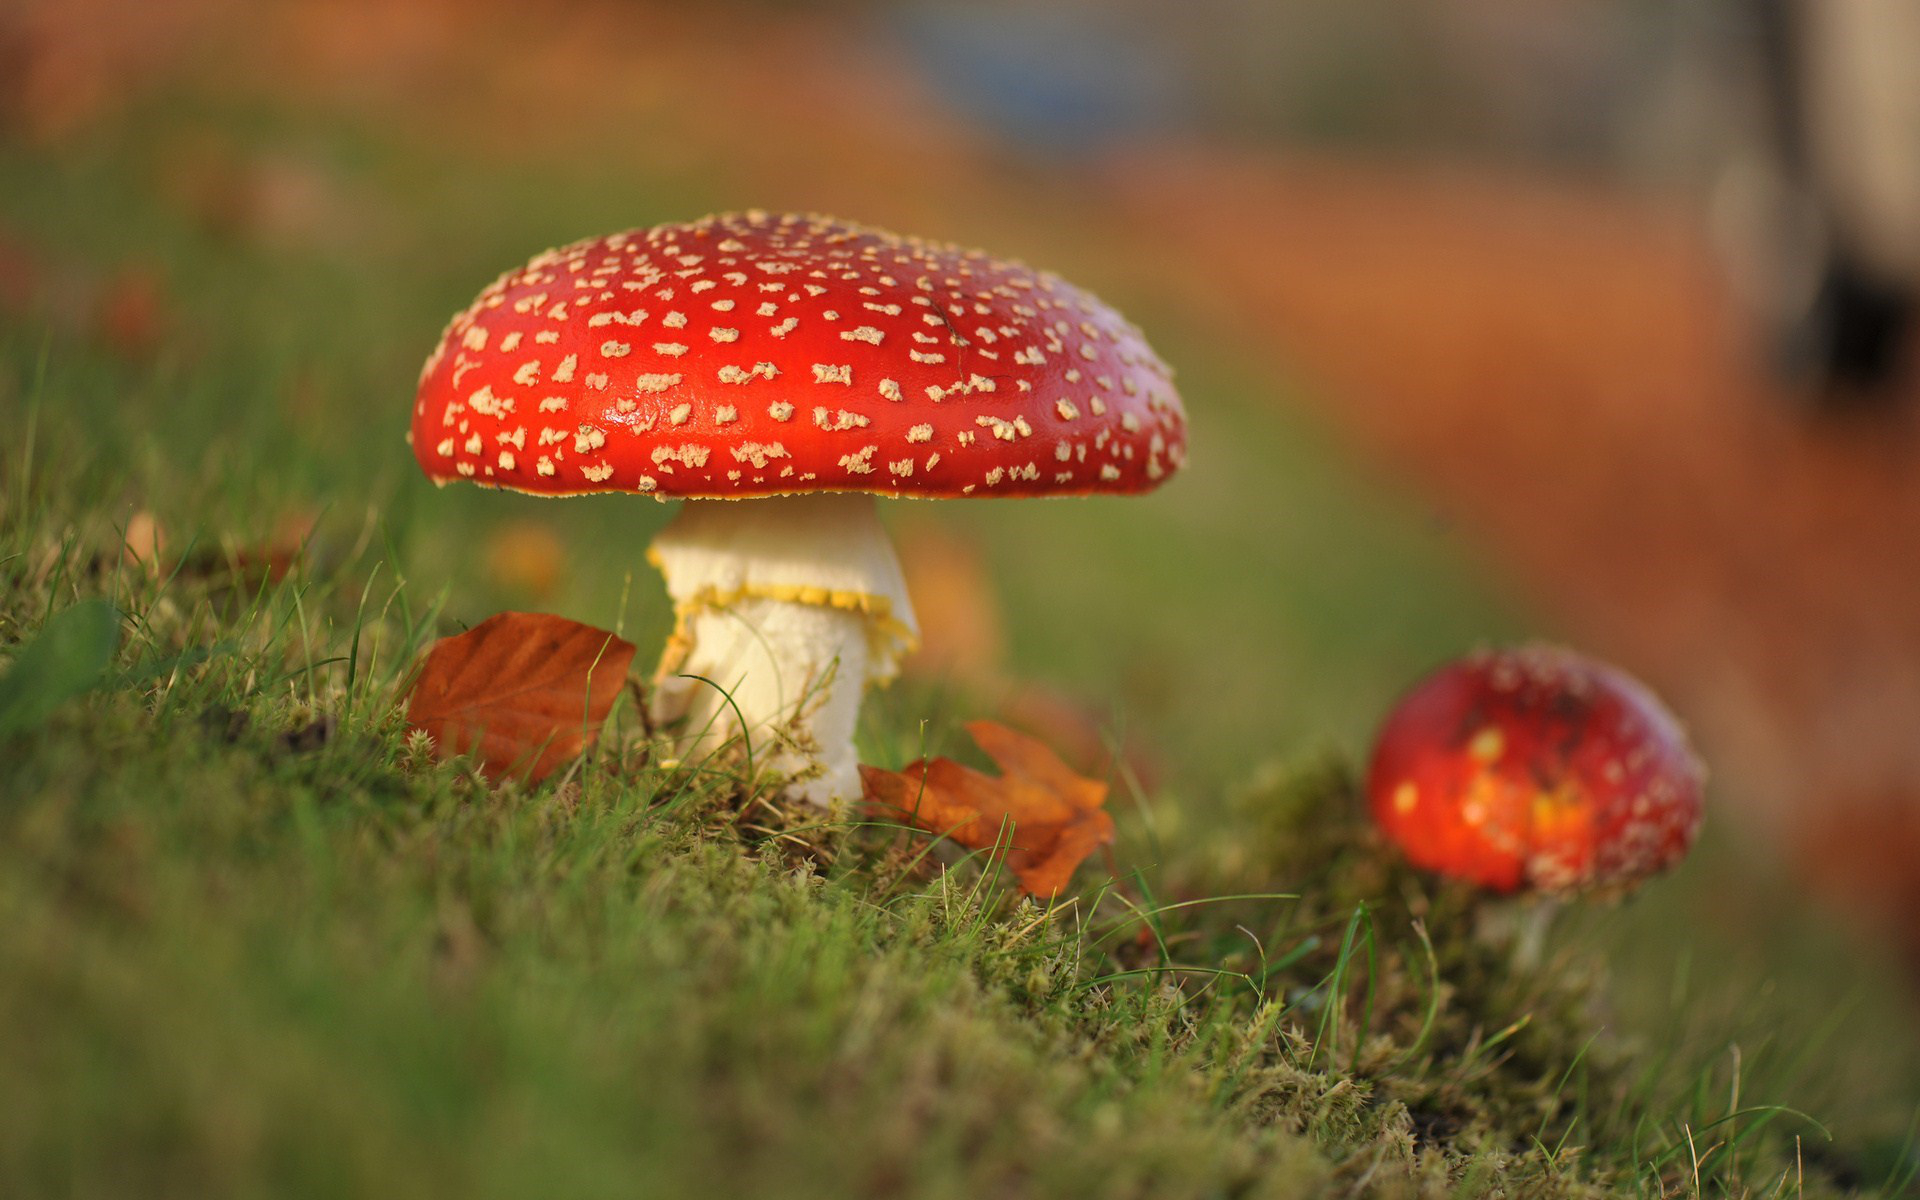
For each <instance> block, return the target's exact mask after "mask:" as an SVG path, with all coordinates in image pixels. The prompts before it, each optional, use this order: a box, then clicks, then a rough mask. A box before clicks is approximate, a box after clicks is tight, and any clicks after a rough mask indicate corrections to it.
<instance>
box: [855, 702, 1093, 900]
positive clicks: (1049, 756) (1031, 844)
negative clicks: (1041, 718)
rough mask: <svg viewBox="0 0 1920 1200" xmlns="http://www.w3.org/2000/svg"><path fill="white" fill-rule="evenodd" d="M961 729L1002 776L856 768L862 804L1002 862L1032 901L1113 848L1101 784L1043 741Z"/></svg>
mask: <svg viewBox="0 0 1920 1200" xmlns="http://www.w3.org/2000/svg"><path fill="white" fill-rule="evenodd" d="M967 732H968V733H969V734H972V735H973V740H974V741H975V742H976V743H978V745H979V746H980V748H981V749H982V750H984V751H986V752H987V757H988V758H991V759H992V760H993V761H994V762H995V763H996V764H998V765H999V767H1000V770H1001V772H1002V774H1000V775H997V776H995V775H988V774H986V773H984V772H981V771H976V770H974V769H973V768H971V767H965V766H962V765H960V764H959V763H957V762H954V761H953V760H952V759H950V758H936V759H933V760H932V761H928V760H926V759H921V760H919V761H916V762H912V763H909V764H907V766H906V768H905V769H904V770H900V771H888V770H885V769H883V768H880V767H869V766H865V765H862V766H861V768H860V779H861V781H862V783H864V784H865V787H866V797H867V801H868V803H869V804H871V805H872V806H873V807H874V808H876V809H877V810H879V811H880V812H882V813H884V814H885V815H887V816H891V817H898V818H902V819H904V820H906V821H907V822H908V823H909V824H911V825H913V826H914V827H915V828H917V829H923V830H925V831H926V832H928V833H933V834H938V835H940V836H943V837H946V838H950V839H952V840H953V841H954V842H957V843H959V844H960V845H962V846H966V847H968V848H969V849H973V850H986V851H988V852H989V856H990V858H1001V857H1004V859H1005V861H1006V864H1007V866H1008V867H1009V868H1010V869H1011V870H1012V871H1013V874H1014V877H1015V878H1016V879H1018V880H1019V881H1020V887H1021V889H1022V890H1023V891H1025V892H1026V893H1027V894H1029V895H1032V896H1039V897H1042V898H1045V899H1050V898H1052V897H1054V896H1056V895H1058V894H1059V893H1060V892H1061V891H1063V890H1064V889H1065V888H1066V886H1067V881H1068V880H1069V879H1071V878H1072V877H1073V872H1074V869H1075V868H1077V867H1078V866H1079V865H1080V864H1081V862H1082V861H1083V860H1085V859H1086V857H1087V855H1089V854H1092V853H1093V852H1094V851H1095V850H1097V849H1099V848H1100V847H1102V846H1105V845H1107V844H1108V843H1110V842H1112V841H1113V818H1112V817H1111V816H1109V815H1108V814H1107V811H1106V809H1105V808H1103V807H1102V806H1103V805H1104V804H1106V802H1107V785H1106V784H1104V783H1101V782H1099V781H1098V780H1093V779H1087V778H1084V777H1082V776H1080V775H1076V774H1074V773H1073V770H1072V769H1071V768H1070V767H1068V766H1067V764H1066V763H1064V762H1062V761H1061V760H1060V756H1059V755H1057V754H1055V753H1054V752H1053V751H1052V750H1051V749H1049V748H1048V747H1047V746H1046V744H1045V743H1043V742H1039V741H1036V740H1034V739H1033V738H1030V737H1028V736H1026V735H1025V734H1023V733H1016V732H1014V731H1013V730H1011V729H1008V728H1007V727H1006V726H1004V725H999V724H996V723H994V722H992V721H974V722H971V723H970V724H968V726H967Z"/></svg>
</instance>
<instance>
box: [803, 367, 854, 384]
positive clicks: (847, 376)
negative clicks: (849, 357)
mask: <svg viewBox="0 0 1920 1200" xmlns="http://www.w3.org/2000/svg"><path fill="white" fill-rule="evenodd" d="M813 381H814V382H815V383H845V384H852V383H853V367H852V366H850V365H848V364H846V363H840V364H837V365H836V364H831V363H815V364H813Z"/></svg>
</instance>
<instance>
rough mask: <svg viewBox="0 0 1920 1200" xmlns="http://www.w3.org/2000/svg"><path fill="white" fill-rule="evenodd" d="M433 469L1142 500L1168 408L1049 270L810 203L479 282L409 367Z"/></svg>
mask: <svg viewBox="0 0 1920 1200" xmlns="http://www.w3.org/2000/svg"><path fill="white" fill-rule="evenodd" d="M411 438H412V442H413V450H414V455H415V457H417V458H418V459H419V460H420V466H421V468H422V469H423V470H425V471H426V473H427V475H428V476H429V477H431V478H433V479H434V480H436V481H440V482H447V481H451V480H454V479H462V478H464V479H471V480H473V481H474V482H476V483H481V484H486V485H489V486H493V487H506V488H513V489H516V490H519V491H525V492H536V493H542V494H547V495H569V494H573V493H578V492H620V491H624V492H645V493H650V494H652V495H655V496H658V497H661V498H663V499H666V498H676V497H709V498H727V497H747V496H771V495H781V494H786V493H792V492H814V491H856V492H873V493H876V494H879V495H888V496H928V497H950V496H962V495H971V496H1026V495H1040V494H1058V493H1066V494H1085V493H1090V492H1141V491H1146V490H1148V489H1150V488H1153V487H1156V486H1158V484H1159V482H1160V481H1161V480H1162V479H1163V478H1165V477H1166V476H1167V475H1169V474H1171V473H1172V472H1173V471H1175V470H1177V469H1178V468H1179V466H1180V465H1181V463H1182V461H1183V460H1184V458H1185V452H1186V416H1185V413H1184V412H1183V411H1182V409H1181V406H1180V399H1179V396H1178V395H1177V394H1176V393H1175V392H1174V389H1173V386H1172V384H1171V382H1170V373H1169V372H1168V370H1167V367H1166V365H1165V364H1164V363H1162V362H1161V361H1160V359H1159V358H1158V357H1156V356H1155V355H1154V353H1153V351H1152V350H1150V349H1148V347H1147V345H1146V343H1145V342H1144V341H1143V340H1141V337H1140V333H1139V331H1138V330H1137V329H1135V328H1134V327H1133V326H1131V325H1129V324H1128V323H1127V322H1126V321H1124V320H1123V319H1121V317H1120V316H1119V314H1118V313H1116V312H1114V311H1113V310H1112V309H1111V308H1108V307H1107V306H1106V305H1105V304H1102V303H1101V302H1100V301H1099V300H1097V299H1095V298H1094V297H1093V296H1091V295H1089V294H1088V293H1086V292H1083V291H1081V290H1080V289H1078V288H1075V287H1073V286H1072V285H1070V284H1067V283H1065V282H1063V281H1061V280H1060V279H1058V278H1057V277H1055V276H1053V275H1049V274H1046V273H1043V272H1037V271H1034V270H1031V269H1030V268H1028V267H1025V266H1022V265H1021V264H1019V263H1013V262H1007V261H1004V260H1000V259H994V258H990V257H988V256H987V255H985V254H982V253H981V252H979V251H975V250H962V249H959V248H957V247H954V246H949V245H943V244H938V243H933V242H924V241H919V240H915V239H911V238H902V237H896V236H895V235H893V234H890V233H883V232H881V231H879V230H875V229H869V228H866V227H864V226H860V225H854V224H850V223H847V222H844V221H836V220H832V219H829V218H825V217H798V216H768V215H766V214H762V213H748V214H745V215H729V216H717V217H707V218H705V219H703V220H699V221H695V222H692V223H691V224H684V225H660V226H655V227H654V228H652V229H640V230H632V231H630V232H627V233H617V234H614V235H612V236H610V237H604V238H594V239H591V240H588V241H583V242H577V243H575V244H573V245H571V246H567V247H564V248H562V249H559V250H553V251H549V252H547V253H545V254H542V255H540V256H539V257H537V258H535V259H534V260H533V261H532V262H530V263H528V264H527V265H526V266H524V267H522V268H520V269H519V270H516V271H512V272H509V273H508V274H506V275H504V276H502V277H501V278H500V279H498V280H497V281H495V282H494V284H493V285H492V286H491V287H489V288H487V290H486V291H484V292H482V293H481V294H480V298H479V299H478V300H476V301H475V302H474V303H473V306H472V307H471V308H469V309H467V310H466V311H465V312H463V313H461V314H460V315H459V316H457V317H455V318H454V319H453V322H452V324H450V325H449V326H448V327H447V331H446V333H445V334H444V335H443V336H442V337H441V340H440V345H439V346H438V348H436V349H435V350H434V352H433V356H432V357H431V358H429V359H428V360H427V364H426V367H425V369H424V370H423V371H422V373H421V379H420V392H419V397H418V399H417V401H416V402H415V404H414V410H413V429H412V435H411Z"/></svg>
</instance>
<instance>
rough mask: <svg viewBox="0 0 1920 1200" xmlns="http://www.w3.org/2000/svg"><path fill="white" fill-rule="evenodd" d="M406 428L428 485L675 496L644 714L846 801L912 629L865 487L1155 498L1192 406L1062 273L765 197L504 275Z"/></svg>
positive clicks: (688, 752)
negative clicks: (739, 744)
mask: <svg viewBox="0 0 1920 1200" xmlns="http://www.w3.org/2000/svg"><path fill="white" fill-rule="evenodd" d="M410 439H411V441H412V444H413V450H414V455H415V457H416V458H418V459H419V462H420V465H421V468H422V469H423V470H424V471H425V472H426V474H427V475H428V476H429V477H430V478H432V479H433V480H434V481H435V482H437V483H447V482H451V481H453V480H456V479H466V480H469V481H471V482H474V483H478V484H480V485H482V486H485V487H498V488H510V489H514V490H516V491H523V492H530V493H534V494H537V495H543V496H566V495H577V494H580V493H585V492H633V493H638V494H640V495H645V496H651V497H653V498H654V499H656V500H673V499H679V500H685V501H687V503H686V504H685V505H684V506H683V507H682V509H681V511H680V512H679V513H678V514H677V515H676V516H675V517H674V518H673V520H672V521H671V523H670V524H669V525H668V526H667V528H666V529H664V530H663V531H662V532H661V533H660V534H659V535H658V536H657V537H656V538H655V539H654V541H653V545H652V547H651V548H650V550H649V551H648V557H649V558H650V559H651V560H652V561H653V562H654V563H655V564H656V565H657V566H658V567H659V568H660V570H661V572H662V573H663V574H664V575H665V576H666V581H667V591H668V594H669V596H670V597H671V598H672V601H673V605H674V614H675V627H674V631H673V634H672V636H671V637H670V639H669V640H668V643H667V647H666V651H665V654H664V655H663V656H662V659H661V663H660V667H659V670H658V672H657V677H656V686H655V689H654V693H653V699H652V702H651V703H652V707H653V710H654V711H653V715H654V716H655V718H656V719H657V720H659V721H660V722H662V723H663V724H671V725H675V726H676V727H677V728H678V729H679V730H680V731H681V736H682V741H681V744H680V747H679V749H680V752H681V753H682V754H683V755H684V756H688V757H691V756H696V755H703V754H706V753H708V752H711V751H712V750H714V749H716V748H718V747H720V746H722V745H724V744H725V743H727V742H729V741H730V740H732V739H734V738H737V737H742V736H744V737H745V739H746V740H747V744H748V746H749V748H750V750H751V753H752V754H753V756H754V760H755V762H756V763H757V764H759V765H762V766H767V767H771V768H773V769H774V770H775V771H777V772H778V773H779V774H780V775H781V776H782V777H783V778H784V779H785V780H786V781H787V783H786V787H787V789H788V790H789V791H790V792H791V793H792V794H794V795H797V796H799V797H802V798H804V799H807V800H810V801H813V802H815V803H820V804H827V803H830V802H833V801H837V800H846V799H852V798H854V797H857V796H858V795H859V794H860V779H859V774H858V771H857V769H856V767H857V762H856V758H855V755H854V750H853V731H854V724H855V719H856V717H857V715H858V710H859V704H860V699H861V695H862V693H863V691H864V688H865V687H866V686H867V685H868V684H877V683H884V682H886V681H887V680H889V679H891V678H892V677H893V676H894V675H895V674H896V673H897V671H898V668H899V664H900V661H901V659H902V658H903V657H904V656H905V655H906V654H907V653H909V652H910V651H911V649H912V648H913V646H914V644H915V641H916V632H915V626H914V618H913V608H912V604H911V603H910V601H909V599H908V597H907V593H906V588H905V584H904V583H903V581H902V578H901V573H900V568H899V564H898V562H897V560H896V559H895V557H894V554H893V550H892V547H891V546H890V545H889V543H888V541H887V537H886V534H885V532H884V530H883V529H882V528H881V525H880V522H879V519H878V516H877V514H876V511H875V505H874V497H876V496H900V497H918V498H941V499H950V498H958V497H976V498H984V497H992V496H1040V495H1089V494H1093V493H1100V492H1107V493H1133V492H1144V491H1148V490H1150V489H1152V488H1154V487H1156V486H1158V485H1159V483H1160V482H1161V481H1162V480H1163V479H1165V478H1166V477H1167V476H1168V475H1170V474H1171V473H1172V472H1174V471H1175V470H1177V469H1178V468H1179V467H1180V465H1181V464H1182V462H1183V461H1184V458H1185V452H1186V417H1185V413H1184V411H1183V410H1182V408H1181V404H1180V399H1179V396H1178V395H1177V394H1176V392H1175V391H1174V389H1173V386H1172V384H1171V376H1170V373H1169V371H1168V369H1167V367H1166V366H1165V364H1163V363H1162V362H1161V361H1160V359H1159V358H1158V357H1157V356H1156V355H1155V354H1154V353H1153V351H1152V350H1150V349H1149V348H1148V347H1147V345H1146V343H1145V342H1144V341H1143V340H1142V338H1141V335H1140V333H1139V331H1138V330H1137V329H1135V328H1134V327H1133V326H1132V325H1130V324H1128V323H1127V322H1126V321H1125V320H1123V319H1122V318H1121V317H1120V316H1119V314H1118V313H1116V312H1114V311H1113V309H1111V308H1109V307H1107V306H1106V305H1105V304H1103V303H1101V302H1100V301H1099V300H1098V299H1096V298H1094V297H1093V296H1091V295H1089V294H1088V293H1086V292H1084V291H1081V290H1080V289H1078V288H1075V287H1073V286H1072V285H1070V284H1067V283H1065V282H1063V281H1062V280H1060V279H1059V278H1057V277H1056V276H1053V275H1051V274H1047V273H1044V272H1038V271H1034V270H1032V269H1030V268H1028V267H1026V266H1023V265H1021V264H1019V263H1016V262H1009V261H1006V260H1002V259H996V258H991V257H989V256H987V255H986V254H983V253H981V252H979V251H975V250H963V249H960V248H958V247H955V246H951V245H946V244H942V243H936V242H928V241H922V240H919V239H914V238H903V237H899V236H896V235H893V234H890V233H885V232H882V231H880V230H876V229H871V228H868V227H865V226H861V225H857V224H853V223H850V222H845V221H839V220H834V219H831V218H827V217H821V216H793V215H786V216H772V215H768V214H765V213H758V212H752V213H746V214H739V215H724V216H713V217H707V218H703V219H701V220H698V221H694V222H691V223H688V224H673V225H660V226H655V227H653V228H651V229H637V230H631V231H628V232H625V233H616V234H613V235H611V236H609V237H602V238H593V239H589V240H586V241H581V242H576V243H574V244H573V245H570V246H566V247H563V248H561V249H558V250H552V251H549V252H547V253H545V254H542V255H539V256H538V257H536V258H534V259H533V260H532V261H531V262H529V263H528V264H527V265H526V266H524V267H521V268H519V269H517V270H514V271H510V272H508V273H507V274H506V275H504V276H502V277H501V278H500V279H499V280H497V281H496V282H495V283H494V284H493V285H492V286H490V287H488V288H487V289H486V290H485V291H484V292H482V293H481V294H480V297H479V299H477V300H476V301H475V302H474V303H473V305H472V306H471V307H469V308H468V309H467V310H466V311H465V312H462V313H461V314H459V315H458V316H456V317H455V318H454V319H453V321H452V323H451V324H450V325H449V326H448V327H447V330H446V332H445V334H443V335H442V337H441V340H440V344H439V346H438V347H437V348H436V349H435V350H434V352H433V355H432V356H431V357H430V358H429V359H428V360H427V363H426V366H425V368H424V369H423V371H422V374H421V381H420V390H419V396H418V399H417V400H416V402H415V405H414V410H413V427H412V431H411V434H410Z"/></svg>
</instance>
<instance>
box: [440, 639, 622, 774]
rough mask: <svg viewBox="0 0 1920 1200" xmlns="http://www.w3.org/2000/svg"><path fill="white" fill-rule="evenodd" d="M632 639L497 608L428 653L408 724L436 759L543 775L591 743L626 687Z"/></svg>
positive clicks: (488, 770)
mask: <svg viewBox="0 0 1920 1200" xmlns="http://www.w3.org/2000/svg"><path fill="white" fill-rule="evenodd" d="M633 653H634V646H633V643H631V642H627V641H622V640H621V639H620V638H618V637H615V636H614V635H613V634H611V633H608V632H607V631H606V630H604V629H595V628H594V627H593V626H591V625H582V624H580V623H579V622H578V621H569V620H567V619H566V618H565V617H556V616H553V615H552V614H550V613H515V612H507V613H500V614H498V615H497V616H493V617H489V618H487V619H486V620H485V621H482V622H481V623H480V624H478V625H476V626H474V627H473V628H472V629H470V630H468V631H467V632H465V633H463V634H460V635H458V636H457V637H449V638H441V639H440V640H439V641H437V642H435V643H434V644H433V648H432V649H431V650H429V651H428V652H427V657H426V660H425V662H423V663H422V664H421V667H420V673H419V675H418V676H417V677H416V678H415V679H414V683H413V688H412V690H411V691H410V692H409V694H408V697H407V725H408V727H409V728H411V729H419V730H424V731H425V732H426V734H427V735H428V736H429V737H431V738H432V739H433V746H434V757H436V758H438V759H440V760H442V761H445V760H447V759H450V758H454V757H456V756H458V755H462V754H472V755H473V756H474V757H476V758H478V759H479V760H480V766H481V769H482V771H483V772H484V773H485V774H486V775H487V777H488V778H490V779H495V780H498V779H504V778H509V777H524V778H525V779H527V780H528V781H529V782H533V783H538V782H539V781H540V780H542V779H545V778H546V777H547V776H548V775H550V774H552V773H553V772H554V771H555V770H556V769H558V768H559V767H560V766H562V765H563V764H565V763H567V762H569V761H571V760H572V759H573V758H575V757H576V756H578V755H579V754H581V753H582V752H583V751H585V750H586V748H587V747H589V746H591V745H592V744H593V743H594V741H595V739H597V738H598V737H599V736H600V726H601V724H602V723H603V722H604V721H605V720H606V719H607V714H608V713H609V712H611V711H612V709H613V702H614V699H615V698H616V697H618V696H619V695H620V691H621V689H622V688H623V687H624V686H625V685H626V680H627V667H628V665H629V664H630V663H632V661H633Z"/></svg>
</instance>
